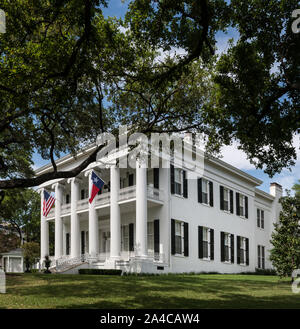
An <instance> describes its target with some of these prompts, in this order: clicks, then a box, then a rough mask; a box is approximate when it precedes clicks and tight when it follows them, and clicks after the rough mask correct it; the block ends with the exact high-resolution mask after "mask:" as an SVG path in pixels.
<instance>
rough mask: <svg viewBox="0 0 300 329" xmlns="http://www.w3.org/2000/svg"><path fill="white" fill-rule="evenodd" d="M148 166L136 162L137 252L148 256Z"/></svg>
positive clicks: (139, 254) (142, 255)
mask: <svg viewBox="0 0 300 329" xmlns="http://www.w3.org/2000/svg"><path fill="white" fill-rule="evenodd" d="M147 249H148V246H147V168H146V165H145V164H144V163H139V162H138V161H137V164H136V252H137V256H140V257H147V252H148V250H147Z"/></svg>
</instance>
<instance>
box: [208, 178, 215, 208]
mask: <svg viewBox="0 0 300 329" xmlns="http://www.w3.org/2000/svg"><path fill="white" fill-rule="evenodd" d="M209 205H210V206H211V207H213V206H214V185H213V182H209Z"/></svg>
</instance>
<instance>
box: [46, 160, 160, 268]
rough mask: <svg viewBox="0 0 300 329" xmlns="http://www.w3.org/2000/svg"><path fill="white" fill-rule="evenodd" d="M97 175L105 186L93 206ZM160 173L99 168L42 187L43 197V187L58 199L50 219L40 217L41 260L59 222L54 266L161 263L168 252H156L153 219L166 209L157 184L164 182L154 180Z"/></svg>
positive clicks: (56, 233) (144, 169)
mask: <svg viewBox="0 0 300 329" xmlns="http://www.w3.org/2000/svg"><path fill="white" fill-rule="evenodd" d="M93 170H94V171H95V172H96V173H97V174H98V175H99V177H101V179H103V180H104V181H105V183H106V184H105V186H104V188H103V191H102V193H101V194H99V195H97V196H96V197H95V199H94V200H93V202H92V203H89V202H88V199H89V195H90V194H91V189H92V181H91V173H92V171H93ZM157 174H158V171H156V173H154V171H153V169H149V170H148V169H147V168H146V167H145V166H142V165H139V164H138V165H137V167H136V168H135V169H130V170H128V169H120V168H118V167H117V166H115V165H112V166H110V167H109V168H107V169H101V170H100V169H98V168H97V167H95V168H92V169H89V170H87V171H85V172H84V173H81V175H79V176H78V177H75V178H70V179H67V180H59V181H57V182H51V184H48V185H47V186H44V187H41V188H40V192H43V189H44V188H46V189H47V190H51V191H54V192H55V199H56V201H55V206H54V207H53V209H52V210H51V211H50V213H49V214H48V216H47V218H45V217H44V216H43V214H42V213H41V259H45V256H47V255H49V222H50V221H52V222H54V223H55V254H54V256H52V263H53V264H59V263H67V262H69V263H76V262H77V261H78V262H79V261H88V262H89V263H97V262H101V263H103V262H109V263H110V264H115V262H120V261H128V260H129V259H130V258H138V259H154V258H155V260H159V259H162V258H163V256H162V255H160V251H161V250H163V248H162V247H161V248H160V246H159V245H156V247H155V248H154V233H153V230H154V228H153V227H154V224H153V223H154V220H159V213H160V209H161V208H162V206H163V204H164V195H163V192H162V190H160V189H159V186H158V185H157V182H158V181H159V178H157V177H155V178H154V176H155V175H157ZM154 181H155V182H156V187H154ZM41 204H43V193H41ZM149 216H150V218H148V217H149ZM156 226H157V225H156ZM148 227H150V230H151V232H150V233H149V234H150V238H151V241H149V243H148V241H147V237H148ZM152 239H153V241H152ZM156 240H157V238H156ZM158 241H159V239H158ZM154 249H155V250H154ZM154 254H155V257H154Z"/></svg>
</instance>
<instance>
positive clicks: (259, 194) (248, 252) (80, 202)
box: [36, 146, 282, 273]
mask: <svg viewBox="0 0 300 329" xmlns="http://www.w3.org/2000/svg"><path fill="white" fill-rule="evenodd" d="M95 147H96V146H91V147H90V148H87V149H85V150H83V151H81V152H80V153H78V155H77V157H76V158H74V157H73V156H71V155H67V156H65V157H63V158H61V159H59V160H58V161H57V166H58V169H59V170H68V169H71V168H74V167H75V166H77V165H78V164H79V163H81V162H82V161H83V160H84V159H85V158H87V157H88V155H89V154H91V152H92V151H93V150H95ZM50 170H52V166H51V164H49V165H46V166H44V167H42V168H40V169H38V170H36V175H41V174H43V173H46V172H47V171H50ZM92 170H94V171H95V173H97V174H98V176H99V177H101V179H102V180H103V181H104V182H105V183H106V185H105V186H104V189H103V190H102V193H100V194H98V195H97V196H96V198H95V199H94V201H93V202H92V203H91V204H90V203H89V201H88V200H89V194H90V191H91V188H92V183H91V180H90V175H91V172H92ZM188 175H189V172H188V169H186V168H176V167H174V166H173V165H171V166H170V168H155V169H147V168H142V167H137V168H135V169H131V168H129V169H124V168H120V169H119V168H118V167H116V166H115V165H112V166H110V167H109V166H107V167H106V168H104V169H103V168H101V169H99V164H97V163H96V162H95V163H93V164H91V165H90V166H89V167H88V168H87V169H86V170H85V171H83V172H82V173H81V174H80V175H78V176H77V177H76V178H71V179H58V180H55V181H49V182H47V183H44V184H42V185H40V186H39V191H41V192H43V190H44V189H46V190H47V191H49V192H50V191H52V192H55V199H56V202H55V206H54V207H53V208H52V210H51V211H50V213H49V214H48V216H47V217H44V216H43V214H42V215H41V260H44V259H45V256H46V255H49V222H54V223H55V255H54V256H53V255H51V260H52V267H53V270H56V271H58V272H62V273H77V272H78V269H79V268H97V269H122V270H124V271H130V272H148V273H167V272H212V271H214V272H220V273H238V272H245V271H255V269H256V268H271V263H270V261H269V250H270V248H271V245H270V238H271V232H272V229H273V223H274V222H276V220H277V219H278V216H279V211H280V204H279V203H278V199H279V198H280V197H281V195H282V188H281V186H280V185H278V184H276V183H272V184H271V186H270V194H268V193H265V192H263V191H261V190H259V189H257V186H259V185H260V184H261V183H262V181H260V180H259V179H257V178H255V177H253V176H250V175H248V174H246V173H244V172H243V171H241V170H239V169H237V168H235V167H233V166H231V165H229V164H227V163H225V162H223V161H221V160H219V159H215V158H206V159H205V162H204V173H203V175H202V177H199V178H198V179H187V177H188ZM41 198H42V200H41V204H42V206H43V193H41ZM41 213H42V212H41Z"/></svg>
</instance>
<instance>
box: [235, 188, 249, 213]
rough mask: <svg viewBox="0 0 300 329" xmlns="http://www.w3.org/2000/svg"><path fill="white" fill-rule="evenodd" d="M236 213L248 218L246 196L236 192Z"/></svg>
mask: <svg viewBox="0 0 300 329" xmlns="http://www.w3.org/2000/svg"><path fill="white" fill-rule="evenodd" d="M236 214H237V215H238V216H241V217H245V218H248V197H247V196H245V195H243V194H240V193H236Z"/></svg>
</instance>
